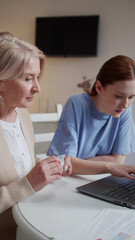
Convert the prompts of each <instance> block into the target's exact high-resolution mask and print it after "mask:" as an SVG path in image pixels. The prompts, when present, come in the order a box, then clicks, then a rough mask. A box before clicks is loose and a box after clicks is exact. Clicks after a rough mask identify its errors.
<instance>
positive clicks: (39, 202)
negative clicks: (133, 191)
mask: <svg viewBox="0 0 135 240" xmlns="http://www.w3.org/2000/svg"><path fill="white" fill-rule="evenodd" d="M104 176H105V175H93V176H72V177H62V179H61V180H58V181H55V182H53V183H51V184H49V185H48V186H47V187H45V188H44V189H43V190H41V191H40V192H38V193H36V194H35V195H33V196H32V197H30V198H28V199H27V200H25V201H23V202H19V203H16V204H15V205H14V207H13V216H14V219H15V221H16V223H17V225H18V236H17V240H46V239H53V238H57V235H58V234H59V233H62V232H67V231H70V230H72V229H74V228H75V227H78V226H81V224H83V223H85V222H87V221H92V220H93V218H94V217H95V216H96V215H97V214H98V213H99V212H100V211H101V210H102V209H103V208H111V209H112V208H115V209H116V208H119V209H121V207H120V206H116V205H113V204H111V203H107V202H105V201H102V200H98V199H96V198H92V197H90V196H87V195H84V194H81V193H79V192H78V191H77V190H76V187H77V186H80V185H83V184H86V183H88V182H90V181H93V180H95V179H99V178H101V177H104ZM63 240H64V239H63Z"/></svg>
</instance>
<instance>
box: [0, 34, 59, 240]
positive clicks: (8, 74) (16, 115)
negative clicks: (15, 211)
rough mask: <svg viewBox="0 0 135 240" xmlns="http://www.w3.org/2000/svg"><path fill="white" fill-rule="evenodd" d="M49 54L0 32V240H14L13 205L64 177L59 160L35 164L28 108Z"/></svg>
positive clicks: (54, 159)
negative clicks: (45, 54) (46, 54)
mask: <svg viewBox="0 0 135 240" xmlns="http://www.w3.org/2000/svg"><path fill="white" fill-rule="evenodd" d="M44 61H45V56H44V54H43V53H42V51H40V50H39V49H38V48H37V47H35V46H33V45H31V44H29V43H27V42H25V41H23V40H21V39H18V38H17V37H15V36H13V35H12V34H10V33H8V32H4V33H0V239H2V240H6V239H8V240H9V239H10V240H15V238H16V225H15V222H14V220H13V217H12V213H11V207H12V206H13V204H14V203H16V202H18V201H22V200H24V199H25V198H27V197H29V196H30V195H33V194H34V193H35V192H37V191H39V190H40V189H42V188H43V187H44V186H46V185H47V184H49V183H51V182H52V181H54V180H57V179H60V178H61V174H62V168H61V163H60V160H59V159H58V158H56V157H54V156H51V157H49V158H47V159H44V160H42V161H39V162H36V160H35V156H34V134H33V128H32V124H31V121H30V117H29V113H28V111H27V108H28V107H29V106H30V103H31V102H32V100H33V99H34V97H35V94H36V93H38V92H39V91H40V87H39V78H40V76H41V73H42V70H43V67H44Z"/></svg>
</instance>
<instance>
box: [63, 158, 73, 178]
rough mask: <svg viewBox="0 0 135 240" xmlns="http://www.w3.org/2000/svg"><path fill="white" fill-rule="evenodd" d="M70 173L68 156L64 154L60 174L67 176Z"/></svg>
mask: <svg viewBox="0 0 135 240" xmlns="http://www.w3.org/2000/svg"><path fill="white" fill-rule="evenodd" d="M71 173H72V164H71V161H70V157H69V156H67V155H66V156H65V158H64V165H63V172H62V176H69V175H71Z"/></svg>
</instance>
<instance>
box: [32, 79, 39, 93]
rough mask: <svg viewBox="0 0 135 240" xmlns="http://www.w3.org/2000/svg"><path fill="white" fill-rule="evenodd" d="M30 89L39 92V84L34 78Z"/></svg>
mask: <svg viewBox="0 0 135 240" xmlns="http://www.w3.org/2000/svg"><path fill="white" fill-rule="evenodd" d="M32 91H34V92H36V93H39V92H40V85H39V82H38V80H35V81H34V83H33V87H32Z"/></svg>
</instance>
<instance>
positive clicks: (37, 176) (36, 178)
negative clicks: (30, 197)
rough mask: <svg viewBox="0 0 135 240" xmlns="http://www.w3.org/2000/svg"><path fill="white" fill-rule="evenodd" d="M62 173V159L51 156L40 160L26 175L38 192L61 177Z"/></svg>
mask: <svg viewBox="0 0 135 240" xmlns="http://www.w3.org/2000/svg"><path fill="white" fill-rule="evenodd" d="M61 175H62V167H61V162H60V160H59V159H58V158H57V157H55V156H51V157H48V158H46V159H44V160H41V161H39V162H38V163H37V164H36V165H35V167H34V168H33V169H32V170H31V171H30V172H29V173H28V174H27V176H26V177H27V179H28V181H29V183H30V185H31V186H32V188H33V189H34V191H35V192H38V191H39V190H41V189H42V188H43V187H45V186H46V185H48V184H49V183H51V182H52V181H54V180H58V179H60V178H61Z"/></svg>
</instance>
